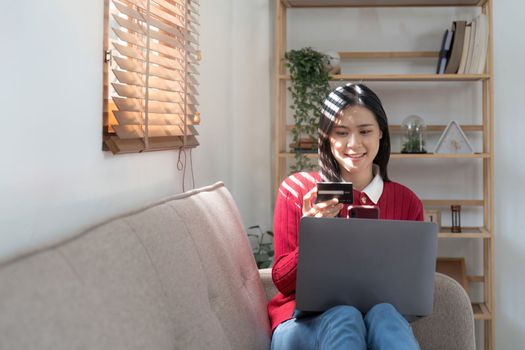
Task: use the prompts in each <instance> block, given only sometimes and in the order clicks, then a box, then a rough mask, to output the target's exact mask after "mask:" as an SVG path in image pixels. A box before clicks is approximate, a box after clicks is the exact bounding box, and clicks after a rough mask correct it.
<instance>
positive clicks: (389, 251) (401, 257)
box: [296, 217, 438, 317]
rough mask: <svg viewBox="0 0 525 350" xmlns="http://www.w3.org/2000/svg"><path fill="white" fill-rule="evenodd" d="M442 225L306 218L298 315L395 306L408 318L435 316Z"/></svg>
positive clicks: (301, 240)
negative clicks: (337, 308)
mask: <svg viewBox="0 0 525 350" xmlns="http://www.w3.org/2000/svg"><path fill="white" fill-rule="evenodd" d="M437 231H438V228H437V225H436V224H435V223H431V222H420V221H400V220H375V219H346V218H313V217H303V218H302V219H301V222H300V225H299V262H298V267H297V284H296V309H297V310H299V311H302V312H309V311H317V312H319V311H325V310H327V309H329V308H331V307H333V306H336V305H352V306H354V307H356V308H357V309H358V310H359V311H361V312H363V313H366V312H368V310H370V308H372V307H373V306H374V305H376V304H379V303H390V304H392V305H393V306H394V307H395V308H396V309H397V311H398V312H400V313H401V314H402V315H405V316H409V317H410V316H413V317H415V316H427V315H430V314H431V313H432V306H433V298H434V278H435V271H436V249H437Z"/></svg>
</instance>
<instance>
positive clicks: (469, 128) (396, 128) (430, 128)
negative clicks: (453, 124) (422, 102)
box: [388, 125, 483, 134]
mask: <svg viewBox="0 0 525 350" xmlns="http://www.w3.org/2000/svg"><path fill="white" fill-rule="evenodd" d="M446 127H447V126H446V125H427V128H426V130H425V131H426V132H443V131H444V130H445V128H446ZM460 127H461V130H463V131H464V132H476V131H480V132H483V125H460ZM388 130H389V131H390V133H392V134H394V133H396V134H399V133H402V132H403V129H402V128H401V125H389V128H388Z"/></svg>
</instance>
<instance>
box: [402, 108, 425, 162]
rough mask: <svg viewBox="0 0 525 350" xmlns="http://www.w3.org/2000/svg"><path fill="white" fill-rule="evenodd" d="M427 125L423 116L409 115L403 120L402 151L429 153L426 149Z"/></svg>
mask: <svg viewBox="0 0 525 350" xmlns="http://www.w3.org/2000/svg"><path fill="white" fill-rule="evenodd" d="M426 128H427V126H426V124H425V121H424V120H423V118H421V117H420V116H417V115H409V116H408V117H406V118H405V119H404V120H403V123H402V124H401V129H402V131H403V146H402V149H401V153H427V151H426V149H425V130H426Z"/></svg>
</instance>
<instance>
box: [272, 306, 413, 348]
mask: <svg viewBox="0 0 525 350" xmlns="http://www.w3.org/2000/svg"><path fill="white" fill-rule="evenodd" d="M271 349H272V350H282V349H287V350H288V349H301V350H303V349H304V350H308V349H320V350H321V349H322V350H339V349H345V350H349V349H352V350H366V349H371V350H383V349H388V350H396V349H402V350H412V349H415V350H419V345H418V343H417V340H416V338H415V337H414V334H413V333H412V329H411V328H410V325H409V324H408V322H407V321H406V320H405V318H404V317H403V316H401V314H399V312H397V310H396V309H395V308H394V307H393V306H392V305H391V304H377V305H375V306H374V307H373V308H371V309H370V310H369V311H368V313H366V315H365V316H364V317H363V314H362V313H361V312H360V311H359V310H357V309H356V308H355V307H353V306H346V305H340V306H335V307H333V308H331V309H329V310H327V311H325V312H323V313H322V314H317V315H315V316H306V317H298V318H292V319H290V320H288V321H285V322H283V323H281V324H280V325H279V326H277V328H276V329H275V331H274V332H273V336H272V347H271Z"/></svg>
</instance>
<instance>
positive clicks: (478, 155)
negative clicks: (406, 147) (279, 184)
mask: <svg viewBox="0 0 525 350" xmlns="http://www.w3.org/2000/svg"><path fill="white" fill-rule="evenodd" d="M304 155H305V156H306V158H310V159H312V158H317V153H304ZM279 157H281V158H293V157H294V153H292V152H281V153H280V154H279ZM390 158H391V159H423V158H429V159H472V158H490V154H488V153H474V154H440V153H439V154H436V153H421V154H407V153H391V154H390Z"/></svg>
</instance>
